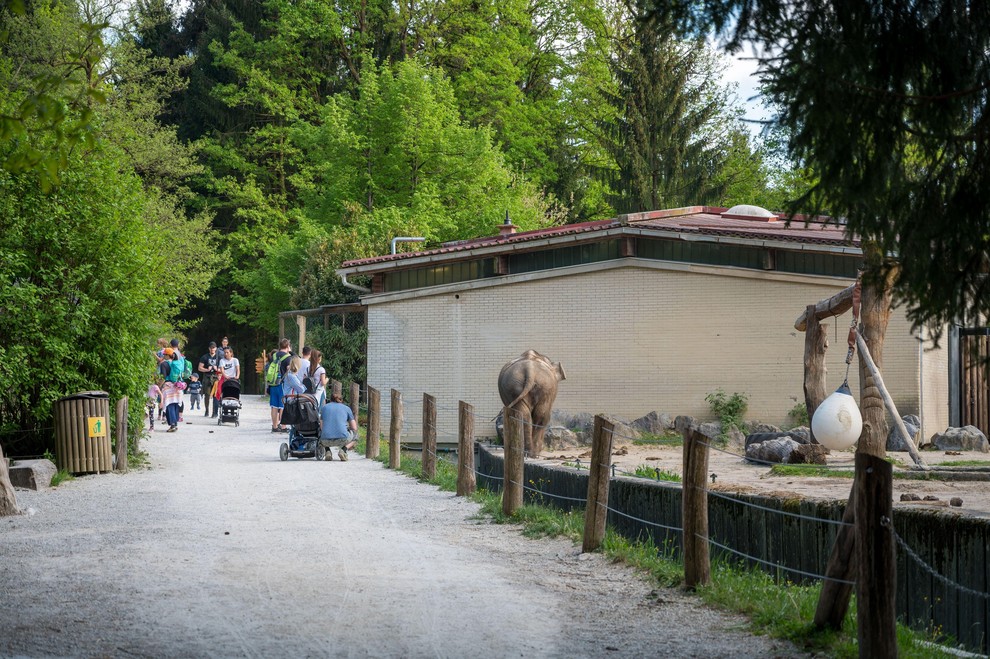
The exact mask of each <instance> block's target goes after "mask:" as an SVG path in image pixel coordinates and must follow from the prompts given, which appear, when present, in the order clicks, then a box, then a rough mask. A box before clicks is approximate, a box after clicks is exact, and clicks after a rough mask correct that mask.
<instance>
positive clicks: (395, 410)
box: [388, 389, 402, 469]
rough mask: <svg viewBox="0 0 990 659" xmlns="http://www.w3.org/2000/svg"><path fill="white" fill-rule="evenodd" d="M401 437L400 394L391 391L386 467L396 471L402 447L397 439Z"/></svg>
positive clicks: (396, 390) (400, 459)
mask: <svg viewBox="0 0 990 659" xmlns="http://www.w3.org/2000/svg"><path fill="white" fill-rule="evenodd" d="M401 435H402V392H400V391H399V390H398V389H393V390H392V422H391V423H390V424H389V428H388V466H389V468H391V469H398V468H399V467H400V466H401V465H402V446H401V444H400V443H399V437H400V436H401Z"/></svg>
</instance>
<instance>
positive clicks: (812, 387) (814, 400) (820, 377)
mask: <svg viewBox="0 0 990 659" xmlns="http://www.w3.org/2000/svg"><path fill="white" fill-rule="evenodd" d="M813 308H814V305H808V310H807V313H808V315H809V320H808V329H807V331H805V333H804V406H805V409H806V410H807V411H808V419H809V420H810V419H812V418H813V417H814V416H815V410H817V409H818V406H819V405H821V404H822V401H823V400H825V395H826V394H825V374H826V373H827V372H828V369H827V368H825V353H826V351H828V331H827V330H828V325H827V324H822V323H819V322H818V317H817V316H816V315H815V314H814V313H812V311H813ZM809 425H810V424H809ZM811 440H812V441H813V442H815V443H818V442H817V440H815V437H814V433H812V436H811Z"/></svg>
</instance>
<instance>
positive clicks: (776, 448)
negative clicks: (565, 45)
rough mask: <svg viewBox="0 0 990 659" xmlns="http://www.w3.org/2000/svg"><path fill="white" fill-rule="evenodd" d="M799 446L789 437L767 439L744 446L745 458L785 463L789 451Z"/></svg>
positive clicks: (788, 460)
mask: <svg viewBox="0 0 990 659" xmlns="http://www.w3.org/2000/svg"><path fill="white" fill-rule="evenodd" d="M798 446H801V445H800V444H798V443H797V442H795V441H794V440H793V439H791V438H790V437H782V438H776V439H768V440H767V441H765V442H760V443H758V444H750V445H749V446H747V447H746V459H748V460H755V461H761V462H774V463H787V462H790V457H791V453H793V452H794V449H795V448H797V447H798Z"/></svg>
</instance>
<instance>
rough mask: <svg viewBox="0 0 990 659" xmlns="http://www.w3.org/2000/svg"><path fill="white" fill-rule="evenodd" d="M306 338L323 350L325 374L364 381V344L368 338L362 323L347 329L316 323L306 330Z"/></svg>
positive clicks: (339, 378) (366, 377)
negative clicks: (322, 325)
mask: <svg viewBox="0 0 990 659" xmlns="http://www.w3.org/2000/svg"><path fill="white" fill-rule="evenodd" d="M306 341H307V342H308V343H309V345H311V346H312V347H314V348H318V349H319V350H320V352H322V353H323V367H324V368H325V369H326V370H327V377H329V378H331V379H334V380H340V381H341V382H366V381H367V379H368V372H367V364H366V363H365V358H364V350H365V348H364V347H365V344H366V343H367V341H368V329H367V328H366V327H360V328H357V329H355V330H353V331H348V330H346V329H345V328H343V327H340V326H338V325H331V326H330V327H326V328H324V327H320V326H318V325H317V326H314V327H313V328H312V329H311V330H309V331H308V333H307V334H306Z"/></svg>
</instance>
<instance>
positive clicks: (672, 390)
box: [365, 260, 947, 441]
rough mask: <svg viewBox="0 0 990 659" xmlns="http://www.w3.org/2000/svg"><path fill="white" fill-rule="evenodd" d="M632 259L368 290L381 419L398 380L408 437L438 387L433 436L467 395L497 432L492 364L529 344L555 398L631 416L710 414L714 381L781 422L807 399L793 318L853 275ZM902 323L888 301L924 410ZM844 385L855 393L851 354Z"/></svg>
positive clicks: (893, 361) (452, 422)
mask: <svg viewBox="0 0 990 659" xmlns="http://www.w3.org/2000/svg"><path fill="white" fill-rule="evenodd" d="M627 263H628V262H627ZM633 263H634V264H635V265H632V266H629V265H625V266H621V267H620V266H617V265H616V264H614V263H607V264H597V265H593V266H579V267H575V268H567V269H560V270H554V271H550V272H545V273H531V274H528V275H521V276H517V277H513V278H510V279H508V280H499V284H497V285H493V284H491V283H489V282H481V283H477V282H476V283H472V284H469V285H454V286H447V287H442V288H438V289H431V291H430V293H429V294H426V293H424V292H423V291H416V292H414V293H405V294H384V295H377V296H368V297H367V298H365V301H366V302H368V304H369V307H368V328H369V337H368V357H369V364H368V379H369V383H370V384H371V386H373V387H376V388H378V389H380V390H381V392H382V402H383V407H385V410H384V411H383V414H384V416H383V419H382V427H383V428H384V429H387V428H388V414H389V411H388V399H389V389H390V388H396V389H399V390H400V391H402V392H403V396H404V402H405V407H406V424H405V428H406V433H404V435H405V436H406V437H408V438H409V439H410V440H412V441H417V439H416V438H418V436H419V427H420V419H421V407H420V404H421V401H422V394H423V392H424V391H425V392H428V393H430V394H432V395H434V396H436V397H437V399H438V406H439V407H440V410H439V413H438V416H439V419H438V426H440V435H441V437H442V436H443V435H444V434H446V435H448V436H449V438H456V429H457V413H456V406H457V401H458V400H465V401H467V402H469V403H471V404H472V405H474V406H475V409H476V414H477V415H478V418H477V419H476V433H477V434H478V435H490V434H492V433H493V430H492V426H491V424H490V423H488V421H489V420H490V419H491V418H492V417H494V416H495V415H496V414H497V413H498V411H499V408H500V406H501V401H500V400H499V397H498V391H497V386H496V382H497V378H498V372H499V370H500V369H501V367H502V365H503V364H504V363H505V362H506V361H508V360H510V359H512V358H514V357H516V356H518V355H519V354H520V353H521V352H523V351H524V350H526V349H529V348H532V349H534V350H537V351H539V352H542V353H544V354H546V355H548V356H549V357H550V358H551V359H553V360H554V361H559V362H561V363H562V364H563V365H564V368H565V370H566V372H567V379H566V380H565V381H564V382H562V383H561V385H560V390H559V393H558V396H557V402H556V405H555V407H556V408H557V409H559V410H566V411H568V412H589V413H608V414H613V415H616V416H618V417H620V418H624V419H629V420H631V419H635V418H637V417H640V416H642V415H644V414H647V413H648V412H651V411H657V412H666V413H668V414H671V415H677V414H690V415H692V416H696V417H700V418H709V417H710V416H711V414H710V411H709V406H708V404H707V403H706V402H705V396H706V395H707V394H709V393H711V392H713V391H715V390H716V389H717V388H719V387H721V388H722V389H723V390H724V391H726V392H727V393H730V394H731V393H733V392H740V393H745V394H747V395H748V396H749V411H748V413H747V415H746V418H747V419H750V420H755V419H759V420H763V421H767V422H770V423H774V424H778V425H780V424H785V423H786V417H787V412H788V411H789V410H790V409H791V408H793V407H794V405H795V404H797V403H798V402H803V400H804V399H803V389H802V379H803V370H802V369H803V365H802V364H803V354H804V334H803V333H802V332H798V331H796V330H795V329H794V320H795V319H796V318H797V317H798V316H799V315H800V314H801V312H802V311H803V310H804V308H805V307H806V306H807V305H808V304H811V303H814V302H817V301H819V300H822V299H825V298H827V297H830V296H831V295H833V294H834V293H835V292H837V291H839V290H841V289H842V288H844V287H846V286H847V285H848V283H849V282H848V281H845V280H840V279H833V278H824V277H799V276H795V277H789V276H787V277H785V276H781V275H779V274H775V273H762V272H753V271H746V270H741V269H734V268H716V267H708V266H692V265H687V264H668V263H663V262H657V261H645V260H639V261H635V262H633ZM849 320H850V316H849V315H848V314H847V315H846V316H844V317H841V318H839V319H836V321H832V322H830V323H829V324H830V327H829V336H830V344H831V348H830V350H829V353H828V356H827V367H828V373H829V375H828V387H829V388H834V387H838V386H839V385H840V384H841V383H842V377H843V374H844V372H845V363H844V358H845V354H846V345H845V337H846V333H847V331H848V327H849ZM908 328H909V325H908V324H907V322H906V321H905V319H904V317H903V313H902V312H899V311H897V310H895V312H894V315H893V317H892V320H891V324H890V328H889V330H888V334H887V338H886V342H885V350H884V360H883V366H884V368H883V373H884V379H885V381H886V382H887V384H888V385H889V386H890V388H891V390H892V392H893V396H894V398H895V401H897V404H898V406H899V411H900V412H901V414H907V413H916V412H917V411H918V394H917V390H918V383H919V379H918V378H919V352H918V349H917V346H918V342H917V340H916V339H915V338H914V337H912V336H911V335H910V333H909V331H908ZM944 361H945V360H944V355H943V354H942V353H940V352H935V353H929V354H928V356H927V357H926V360H925V367H924V368H925V379H926V380H928V381H929V382H934V379H936V378H941V379H942V380H945V367H944ZM850 386H851V387H852V388H853V391H854V394H855V395H856V397H857V398H858V391H859V388H858V387H859V385H858V373H857V372H856V366H855V363H854V367H853V369H852V372H851V373H850ZM939 387H941V389H939ZM943 390H945V387H944V386H942V385H937V386H933V387H932V391H931V393H929V392H928V390H926V394H925V407H926V414H927V415H931V416H932V417H937V420H938V422H937V424H936V425H942V426H943V427H944V425H945V424H944V422H943V421H942V419H943V418H944V419H946V420H947V412H945V413H943V412H941V411H940V409H941V407H945V406H946V401H947V394H944V395H943V393H942V392H943ZM932 421H933V422H934V421H935V419H934V418H933V419H932ZM930 425H931V424H926V428H928V427H929V426H930ZM441 441H444V440H443V438H441Z"/></svg>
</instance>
